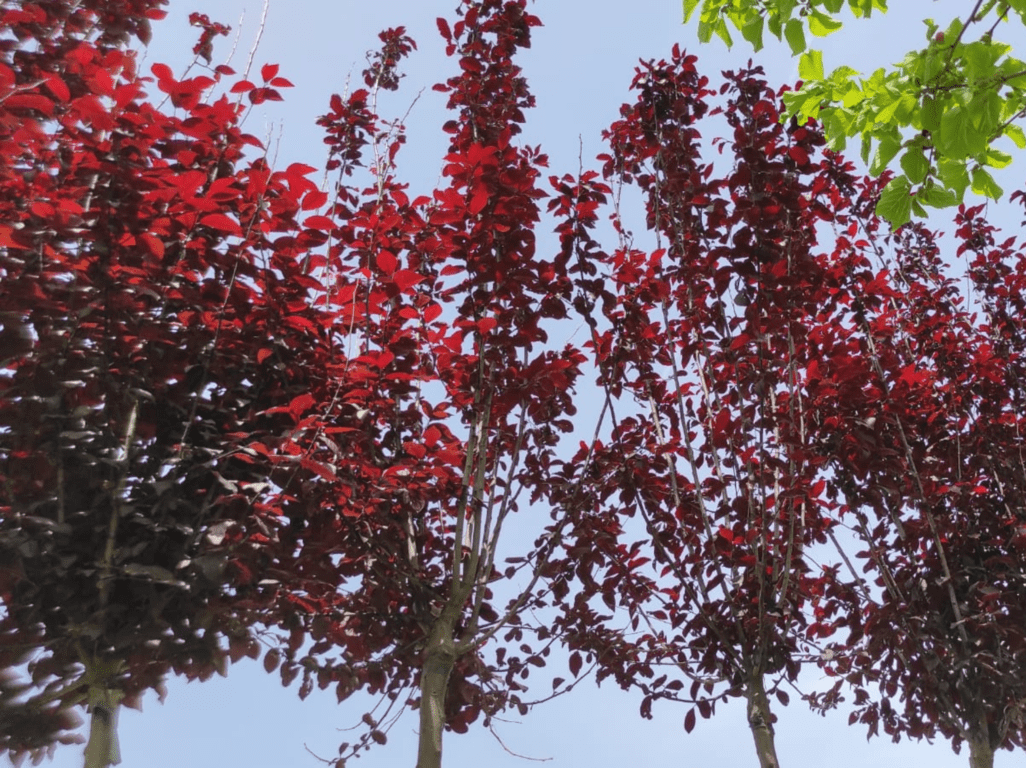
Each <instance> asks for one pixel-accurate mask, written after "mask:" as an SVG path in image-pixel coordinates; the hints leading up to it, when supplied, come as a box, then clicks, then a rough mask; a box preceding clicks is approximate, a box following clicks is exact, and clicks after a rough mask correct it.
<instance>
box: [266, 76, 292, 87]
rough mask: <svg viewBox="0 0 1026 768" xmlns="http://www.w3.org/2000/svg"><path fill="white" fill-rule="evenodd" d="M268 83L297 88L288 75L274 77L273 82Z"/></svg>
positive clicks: (275, 85)
mask: <svg viewBox="0 0 1026 768" xmlns="http://www.w3.org/2000/svg"><path fill="white" fill-rule="evenodd" d="M268 85H273V86H274V87H275V88H295V87H296V86H294V85H293V84H292V82H291V81H290V80H289V79H288V78H287V77H272V78H271V82H270V83H268Z"/></svg>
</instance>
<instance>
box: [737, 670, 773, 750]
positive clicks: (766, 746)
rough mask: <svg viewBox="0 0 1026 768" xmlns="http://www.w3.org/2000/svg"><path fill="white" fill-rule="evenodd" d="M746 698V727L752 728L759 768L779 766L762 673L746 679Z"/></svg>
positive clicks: (771, 715) (771, 716) (771, 718)
mask: <svg viewBox="0 0 1026 768" xmlns="http://www.w3.org/2000/svg"><path fill="white" fill-rule="evenodd" d="M745 697H746V698H747V699H748V727H749V728H751V729H752V738H754V739H755V753H756V754H757V755H758V757H759V766H760V768H780V761H779V760H777V747H776V742H775V738H776V736H775V734H774V732H773V713H772V712H770V706H769V699H768V698H766V686H765V685H764V683H763V680H762V675H753V676H752V677H751V679H750V680H749V681H748V686H747V688H746V691H745Z"/></svg>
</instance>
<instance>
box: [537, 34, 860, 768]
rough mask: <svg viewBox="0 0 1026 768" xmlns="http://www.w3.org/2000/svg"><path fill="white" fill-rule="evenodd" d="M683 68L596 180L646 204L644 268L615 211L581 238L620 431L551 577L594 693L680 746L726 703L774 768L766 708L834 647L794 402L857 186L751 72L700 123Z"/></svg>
mask: <svg viewBox="0 0 1026 768" xmlns="http://www.w3.org/2000/svg"><path fill="white" fill-rule="evenodd" d="M695 61H696V59H695V57H694V56H688V55H686V54H684V53H682V52H681V51H680V50H679V49H675V50H674V52H673V58H672V59H671V61H669V62H666V61H660V62H651V61H650V62H646V63H644V64H643V65H642V67H640V68H639V69H638V70H637V72H636V75H635V78H634V82H633V84H632V89H633V90H634V91H635V92H636V101H635V102H634V103H632V104H627V105H624V106H623V108H622V109H621V115H622V119H621V120H619V121H618V122H616V123H615V124H614V125H613V126H611V127H610V129H609V130H608V131H607V132H606V133H605V137H606V139H607V141H608V142H609V144H610V152H609V153H608V154H607V155H604V156H602V158H601V159H602V160H603V161H604V166H603V172H602V175H603V177H604V178H605V179H606V180H608V181H610V182H613V183H614V184H616V185H617V186H618V187H622V186H626V185H636V186H637V187H639V188H640V190H641V191H642V193H643V194H644V199H645V215H646V221H647V227H648V229H649V230H651V231H652V232H653V234H654V236H655V243H654V246H655V250H654V251H652V252H651V253H649V252H647V251H645V250H640V249H639V248H638V247H637V246H636V245H634V241H633V238H632V237H631V236H630V235H629V234H628V232H627V230H626V226H627V222H628V221H629V220H630V217H629V216H627V214H626V213H625V212H624V211H621V210H620V209H616V210H615V211H614V213H613V217H614V221H616V223H617V227H618V231H619V232H620V233H621V242H620V247H619V248H618V249H617V250H616V251H615V252H613V253H611V254H608V255H607V254H605V253H603V252H602V251H601V250H599V248H598V245H597V244H595V243H593V242H592V243H590V244H589V240H590V236H589V235H588V233H587V232H586V230H585V229H579V230H578V232H577V234H576V235H575V237H576V238H577V240H578V242H575V243H574V244H573V245H574V247H577V246H580V245H588V247H587V248H586V251H587V253H588V256H589V257H590V259H591V260H592V261H593V262H594V263H596V265H601V266H602V267H604V268H605V270H607V273H606V274H603V275H601V276H598V277H593V278H589V279H586V280H580V281H579V286H580V289H581V291H582V293H583V294H585V295H586V294H594V295H598V296H601V297H602V300H601V314H599V312H598V307H596V305H595V304H594V303H591V302H585V303H583V304H579V305H578V306H579V308H580V310H581V311H582V312H583V313H584V315H585V317H586V318H588V320H589V323H590V324H591V326H592V328H593V331H594V339H593V343H592V345H591V349H592V352H593V354H594V357H595V365H596V367H597V368H598V369H599V370H600V371H601V379H600V380H601V385H602V387H603V388H604V390H605V393H606V398H607V406H608V408H609V410H610V411H611V413H613V414H614V415H613V416H612V419H613V429H612V433H611V434H610V435H609V440H608V443H603V444H600V445H598V446H596V447H594V448H593V449H592V450H594V453H595V456H596V458H595V461H594V463H593V465H592V467H591V471H592V472H593V474H592V475H590V476H584V475H582V476H580V478H579V479H578V482H579V483H581V484H582V485H586V486H587V487H588V488H589V490H590V492H591V495H592V504H593V506H591V507H589V508H586V509H583V510H580V511H579V512H578V514H577V515H576V517H575V523H574V527H573V530H572V534H570V535H568V536H567V537H566V541H567V543H566V545H565V551H566V555H567V559H566V561H565V562H564V565H565V568H566V569H565V571H564V572H563V573H561V574H560V577H559V578H561V579H566V580H569V579H571V578H572V579H574V580H575V581H576V582H577V583H578V584H579V587H578V588H576V589H573V588H572V587H571V586H570V585H569V584H567V583H566V582H562V583H561V587H560V586H557V587H555V589H557V591H558V592H559V593H560V594H561V595H563V596H564V597H565V603H564V611H563V617H562V618H561V619H560V621H561V622H564V623H565V624H566V627H567V631H568V633H569V636H570V643H571V647H574V648H576V649H577V652H579V651H587V652H590V654H592V655H593V657H594V658H596V659H597V663H598V665H599V670H600V671H599V677H600V679H601V678H602V677H605V676H607V675H609V676H612V677H614V678H615V679H616V680H617V681H618V682H619V683H620V684H621V685H622V686H624V687H629V686H636V687H638V688H640V689H641V690H642V692H643V693H644V694H645V698H644V701H643V703H642V715H643V716H646V717H651V708H652V705H653V703H654V702H656V701H658V700H660V699H662V700H675V701H681V702H684V703H687V704H690V705H691V706H690V708H689V710H688V713H687V715H686V716H685V720H684V723H685V728H686V729H687V730H688V731H690V730H691V729H692V728H694V726H695V723H696V719H697V715H699V714H700V715H701V716H702V717H703V718H708V717H711V716H712V714H713V712H714V711H715V704H716V702H717V701H720V700H723V699H725V698H727V697H730V696H743V697H744V698H745V699H746V701H747V709H748V719H749V725H750V727H751V730H752V734H753V738H754V741H755V745H756V754H757V757H758V759H759V763H760V765H762V766H763V767H764V768H771V767H776V766H778V765H779V761H778V758H777V755H776V750H775V746H774V739H773V734H774V728H773V722H774V721H775V719H776V717H775V716H774V715H773V713H772V711H771V708H770V699H769V697H770V696H775V697H776V699H777V700H779V702H780V703H781V704H786V703H787V702H788V699H789V697H788V694H787V692H786V690H785V688H786V687H787V686H788V685H789V684H794V683H795V681H796V679H797V677H798V673H799V670H800V668H801V665H802V663H803V660H805V659H807V658H809V654H808V653H807V652H805V651H807V649H808V648H809V645H810V642H811V644H812V645H816V644H817V639H816V634H817V632H816V631H815V630H813V632H812V638H813V639H812V640H811V641H810V640H809V639H807V633H808V632H809V629H810V626H811V625H813V624H814V625H815V627H818V628H819V629H820V631H821V633H822V636H824V637H825V636H828V635H829V634H831V633H832V630H830V631H827V630H825V629H823V627H824V623H823V622H822V621H821V620H817V621H815V622H813V621H812V619H811V618H810V615H811V614H812V609H811V606H812V605H813V604H814V603H816V602H817V598H818V596H820V595H822V594H824V592H825V591H827V589H828V586H827V585H829V584H831V583H832V582H833V579H834V575H835V572H834V571H833V570H831V569H828V568H827V569H821V568H818V567H816V566H815V565H814V563H811V562H810V561H809V559H808V558H807V555H806V552H807V551H808V550H809V549H810V548H813V547H815V545H817V544H823V543H825V542H826V541H827V536H828V535H829V532H830V530H831V529H832V528H833V526H834V525H836V521H834V520H833V519H832V518H831V516H830V515H829V514H828V511H829V506H828V505H826V504H825V503H824V502H825V496H824V490H825V482H824V480H823V478H822V477H821V475H822V469H821V466H822V464H823V461H822V459H820V458H819V457H818V456H817V455H816V453H815V451H813V450H812V445H811V444H810V442H809V441H810V433H809V431H808V430H807V429H806V426H805V424H804V419H805V418H806V414H805V410H806V408H807V405H806V404H805V402H804V400H803V398H804V393H803V391H802V382H803V381H804V380H805V379H806V378H807V376H808V373H807V372H808V371H809V370H810V369H811V368H812V367H814V366H815V365H816V360H817V355H816V351H815V341H814V337H812V336H811V334H810V331H811V329H812V328H814V327H815V325H816V323H817V318H818V317H821V316H822V315H824V314H829V313H830V312H831V311H833V310H835V309H836V307H837V305H838V303H839V302H841V301H843V300H844V298H845V296H844V294H841V293H839V292H837V291H836V290H832V289H833V287H834V283H835V282H836V275H835V272H836V270H837V269H839V267H838V265H837V263H836V262H834V261H831V260H829V259H828V258H827V255H826V254H824V253H817V252H816V248H817V245H818V243H817V229H822V228H824V227H825V226H826V225H827V224H833V225H837V224H839V223H846V221H847V219H848V218H849V216H850V215H851V212H850V210H849V209H850V207H851V200H850V198H849V195H850V190H851V187H852V184H853V183H854V178H853V177H852V175H851V173H850V168H849V167H845V166H841V165H840V164H839V161H838V158H837V157H836V156H835V155H833V154H832V153H830V152H826V153H825V154H824V153H821V150H820V147H821V146H822V145H823V143H824V142H823V138H822V136H821V134H820V133H819V132H818V131H816V130H815V129H812V128H807V127H801V128H799V127H797V126H796V125H795V124H793V123H792V125H791V127H790V128H787V127H785V126H784V125H783V124H781V122H780V120H779V113H778V102H779V94H775V93H774V92H772V91H770V90H769V89H767V87H766V84H765V82H764V81H762V80H761V79H760V78H759V75H760V74H761V72H760V71H759V70H753V71H743V72H739V73H725V77H726V81H725V83H724V84H723V87H722V89H721V90H720V92H721V93H724V94H728V100H727V103H726V104H725V105H724V106H721V107H717V108H716V109H711V108H710V104H709V99H710V97H711V96H713V95H714V93H715V92H714V91H713V90H710V88H709V87H708V80H707V79H706V78H705V77H703V76H701V75H699V74H698V72H697V70H696V68H695ZM718 114H723V115H724V116H725V117H726V120H727V122H728V124H729V125H730V126H731V128H732V129H733V138H732V140H731V141H727V140H720V139H714V140H713V144H714V145H717V146H718V147H719V149H720V151H721V152H724V153H725V154H726V156H727V157H728V158H729V160H730V161H732V165H730V166H728V171H727V172H726V174H725V175H717V174H716V169H715V168H714V166H713V165H712V164H711V163H707V162H705V161H704V160H703V158H702V154H701V148H700V141H701V137H702V133H703V129H705V130H715V129H714V128H712V127H711V126H712V119H714V118H715V117H716V116H717V115H718ZM707 126H708V127H707ZM603 191H605V190H603ZM616 197H617V199H619V197H620V193H619V192H618V193H617V195H616ZM595 215H596V214H595V213H594V212H592V213H591V214H590V220H591V221H594V219H595ZM827 231H828V232H829V230H827ZM582 256H583V253H582ZM600 324H601V330H600ZM634 520H637V521H638V522H637V523H634ZM595 598H601V600H602V602H603V603H604V604H605V607H606V609H607V610H608V613H607V612H606V611H599V610H598V609H596V608H595V607H593V606H594V604H595ZM624 614H625V615H624ZM818 618H819V619H822V617H818ZM624 623H626V627H625V628H624V629H618V628H617V627H618V626H623V624H624ZM577 652H575V656H574V657H572V658H577ZM578 669H579V663H578V662H577V661H574V662H572V666H571V670H572V671H573V672H574V674H576V673H577V671H578ZM678 673H679V674H678Z"/></svg>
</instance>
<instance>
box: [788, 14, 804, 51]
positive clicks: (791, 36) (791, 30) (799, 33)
mask: <svg viewBox="0 0 1026 768" xmlns="http://www.w3.org/2000/svg"><path fill="white" fill-rule="evenodd" d="M784 37H786V38H787V44H788V45H789V46H791V55H793V56H797V55H798V54H799V53H801V52H802V51H804V50H805V28H804V27H803V26H802V23H801V22H800V21H799V20H798V19H791V20H790V21H789V22H787V24H786V25H785V26H784Z"/></svg>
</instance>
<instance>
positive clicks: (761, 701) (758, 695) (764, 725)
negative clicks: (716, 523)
mask: <svg viewBox="0 0 1026 768" xmlns="http://www.w3.org/2000/svg"><path fill="white" fill-rule="evenodd" d="M746 698H747V699H748V727H749V728H751V729H752V738H754V739H755V753H756V754H757V755H758V756H759V766H760V768H780V761H779V760H777V747H776V743H775V734H774V732H773V713H772V712H770V706H769V699H767V698H766V686H765V685H764V684H763V680H762V675H753V676H752V677H751V679H750V680H749V681H748V686H747V689H746ZM974 768H975V766H974Z"/></svg>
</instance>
